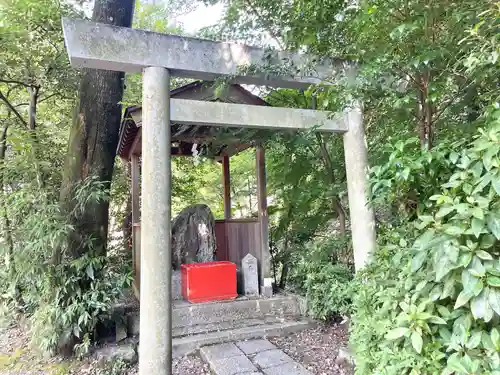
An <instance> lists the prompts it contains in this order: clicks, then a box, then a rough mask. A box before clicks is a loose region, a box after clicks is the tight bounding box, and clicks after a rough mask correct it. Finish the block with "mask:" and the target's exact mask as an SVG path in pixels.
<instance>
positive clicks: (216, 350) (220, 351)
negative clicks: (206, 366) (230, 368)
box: [201, 343, 243, 360]
mask: <svg viewBox="0 0 500 375" xmlns="http://www.w3.org/2000/svg"><path fill="white" fill-rule="evenodd" d="M201 354H202V356H203V357H205V358H207V360H210V359H212V360H217V359H223V358H230V357H235V356H238V355H243V352H242V351H241V350H240V349H238V347H237V346H236V345H234V344H233V343H226V344H218V345H212V346H205V347H203V348H201Z"/></svg>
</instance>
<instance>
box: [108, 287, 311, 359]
mask: <svg viewBox="0 0 500 375" xmlns="http://www.w3.org/2000/svg"><path fill="white" fill-rule="evenodd" d="M120 311H121V318H120V319H118V321H119V323H118V324H117V326H116V341H120V340H123V339H125V338H134V339H135V340H138V339H139V336H140V331H139V330H140V323H139V322H140V316H139V305H138V303H135V304H133V305H130V306H129V307H127V306H122V307H121V310H120ZM302 313H303V312H302V311H301V305H300V304H299V301H298V300H297V298H296V297H295V296H280V295H277V296H274V297H272V298H260V297H255V298H247V297H239V298H237V299H235V300H231V301H218V302H207V303H198V304H191V303H189V302H186V301H182V300H177V301H174V303H173V307H172V318H173V321H172V337H173V340H172V344H173V355H174V357H179V356H182V355H185V354H188V353H191V352H193V351H196V350H198V349H199V348H201V347H202V346H206V345H213V344H219V343H224V342H229V341H241V340H248V339H257V338H265V337H273V336H283V335H287V334H289V333H293V332H296V331H299V330H302V329H305V328H309V327H311V325H312V323H311V322H310V321H308V320H307V319H305V318H304V317H303V314H302Z"/></svg>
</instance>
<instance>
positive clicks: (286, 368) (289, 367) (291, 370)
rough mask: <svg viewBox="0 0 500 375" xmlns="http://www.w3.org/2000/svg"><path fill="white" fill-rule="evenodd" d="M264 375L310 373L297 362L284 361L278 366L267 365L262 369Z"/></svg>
mask: <svg viewBox="0 0 500 375" xmlns="http://www.w3.org/2000/svg"><path fill="white" fill-rule="evenodd" d="M262 371H263V372H264V374H265V375H312V374H311V372H309V371H307V370H306V369H305V368H304V366H302V365H299V364H298V363H297V362H290V363H285V364H282V365H279V366H274V367H268V368H265V369H263V370H262Z"/></svg>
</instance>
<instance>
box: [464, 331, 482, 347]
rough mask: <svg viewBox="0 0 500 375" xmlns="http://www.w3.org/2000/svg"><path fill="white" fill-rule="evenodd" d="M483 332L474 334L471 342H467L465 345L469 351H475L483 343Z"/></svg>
mask: <svg viewBox="0 0 500 375" xmlns="http://www.w3.org/2000/svg"><path fill="white" fill-rule="evenodd" d="M482 334H483V332H482V331H476V332H474V333H473V334H472V335H471V337H470V339H469V341H467V344H466V345H465V346H466V347H467V348H468V349H474V348H477V347H478V346H479V344H480V343H481V337H482Z"/></svg>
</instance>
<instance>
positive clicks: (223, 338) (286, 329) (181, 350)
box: [172, 320, 314, 357]
mask: <svg viewBox="0 0 500 375" xmlns="http://www.w3.org/2000/svg"><path fill="white" fill-rule="evenodd" d="M313 325H314V323H313V322H311V321H307V320H298V321H295V320H287V321H283V322H276V323H268V322H266V321H265V320H263V321H262V322H261V324H259V325H250V326H246V325H245V322H244V321H242V323H241V327H240V328H233V329H228V330H221V331H214V332H209V333H199V334H195V335H190V336H185V337H177V338H174V339H173V340H172V351H173V356H174V357H181V356H183V355H186V354H190V353H192V352H194V351H196V350H198V349H200V348H201V347H203V346H207V345H214V344H220V343H225V342H231V341H241V340H250V339H259V338H266V337H277V336H286V335H288V334H291V333H294V332H297V331H301V330H303V329H307V328H310V327H312V326H313Z"/></svg>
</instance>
